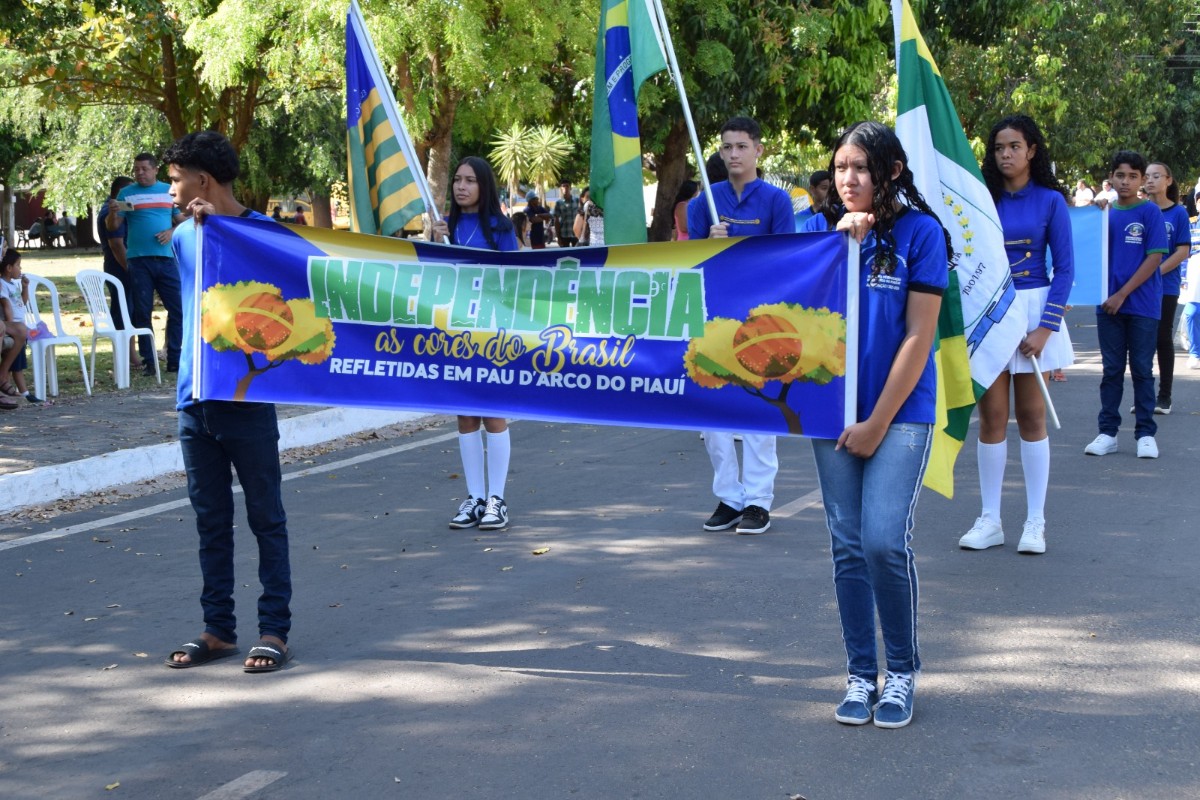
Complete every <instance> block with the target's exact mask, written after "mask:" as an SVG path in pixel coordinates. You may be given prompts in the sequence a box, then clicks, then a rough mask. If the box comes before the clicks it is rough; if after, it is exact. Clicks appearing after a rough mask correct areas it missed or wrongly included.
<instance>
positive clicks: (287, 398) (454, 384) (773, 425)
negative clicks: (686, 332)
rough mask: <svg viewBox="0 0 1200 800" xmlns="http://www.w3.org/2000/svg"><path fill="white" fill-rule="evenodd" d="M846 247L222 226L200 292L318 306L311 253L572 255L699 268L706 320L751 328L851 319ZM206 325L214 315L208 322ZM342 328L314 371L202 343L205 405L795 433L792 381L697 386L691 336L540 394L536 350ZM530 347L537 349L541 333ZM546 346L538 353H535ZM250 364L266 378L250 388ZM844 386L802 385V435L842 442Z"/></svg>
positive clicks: (445, 259)
mask: <svg viewBox="0 0 1200 800" xmlns="http://www.w3.org/2000/svg"><path fill="white" fill-rule="evenodd" d="M846 242H847V239H846V237H845V236H844V235H842V234H836V233H826V234H789V235H784V236H766V237H752V238H746V239H727V240H695V241H689V242H678V243H656V244H647V245H633V246H623V247H611V248H603V247H596V248H572V249H552V250H537V251H520V252H516V253H499V252H492V251H487V250H476V249H471V248H460V247H450V246H446V245H438V244H429V243H424V242H408V241H405V240H399V239H391V238H385V237H377V236H366V235H361V234H354V233H348V232H340V231H328V230H322V229H314V228H306V229H303V230H297V229H293V228H289V227H284V226H280V225H276V224H274V223H270V222H264V221H261V220H249V219H237V218H229V217H212V218H209V220H208V221H207V222H206V223H205V225H204V226H203V244H202V274H201V283H202V286H201V291H204V290H208V289H209V288H211V287H213V286H214V285H216V284H225V285H230V284H236V283H238V282H241V281H254V282H260V283H262V284H269V285H270V286H272V287H277V288H278V290H279V293H280V295H281V297H282V300H284V301H292V300H295V299H297V298H300V299H305V298H311V294H312V293H311V291H310V285H309V274H308V273H309V270H308V265H309V259H310V258H313V257H317V258H320V257H325V256H329V257H336V258H344V259H369V260H373V261H379V262H408V263H411V262H419V263H421V264H423V265H426V264H456V265H467V264H476V265H497V266H512V267H531V266H542V267H555V266H556V265H557V264H560V263H561V260H562V259H564V258H572V259H578V262H579V268H580V269H609V270H620V269H649V270H662V269H667V270H671V271H677V270H701V271H702V274H703V286H704V297H705V303H706V309H707V315H706V316H707V319H709V320H711V319H713V318H714V317H725V318H731V319H733V320H746V319H747V318H748V316H749V315H750V312H751V310H752V309H754V308H756V307H758V306H761V305H764V304H773V303H781V302H787V303H795V304H800V305H802V306H805V307H808V308H826V309H831V310H834V311H836V312H838V313H840V314H842V315H843V317H844V315H845V309H846V302H847V298H846V258H847V244H846ZM565 266H569V265H565ZM559 268H560V269H561V268H563V267H559ZM198 297H199V293H198ZM232 314H233V311H229V312H228V313H227V314H226V316H227V317H230V318H231V317H232ZM209 324H210V321H209V320H208V314H207V312H206V322H205V325H206V326H207V325H209ZM332 329H333V332H334V336H335V340H334V342H333V347H332V352H331V353H329V357H328V358H326V359H324V360H322V361H320V362H319V363H315V364H312V363H302V362H300V361H297V360H293V359H277V361H276V364H275V365H274V366H271V367H270V368H269V369H267V368H266V366H267V364H268V358H267V356H266V355H264V354H263V353H257V354H249V355H248V354H247V353H245V352H241V351H238V350H226V351H218V350H217V349H214V348H213V347H212V346H211V345H210V344H209V343H208V342H204V343H203V344H202V346H201V357H200V369H199V380H198V381H197V386H198V392H199V395H200V397H201V398H202V399H223V400H231V399H245V400H248V401H261V402H279V403H303V404H316V405H337V406H364V407H373V408H406V409H417V410H427V411H433V412H442V413H456V414H467V415H484V416H500V417H523V418H535V419H545V420H556V421H572V422H591V423H603V424H619V425H636V426H647V427H672V428H684V429H701V430H704V429H712V430H721V429H723V430H731V431H738V432H764V433H777V434H786V433H788V432H789V428H788V423H787V419H786V414H785V413H784V411H783V409H782V408H781V405H780V403H778V402H774V403H773V402H770V401H769V400H770V399H775V398H777V397H778V395H780V394H781V391H782V390H783V389H784V384H782V383H780V382H779V381H777V380H768V381H767V382H766V384H765V386H764V387H763V388H762V390H761V391H762V395H763V396H756V395H755V394H754V393H753V392H752V391H750V390H747V389H745V388H742V387H740V386H736V385H727V386H724V387H723V388H719V389H711V388H704V387H702V386H700V385H698V384H697V383H695V382H693V381H692V380H691V379H689V377H688V374H687V370H686V368H685V364H684V354H685V352H686V351H687V348H688V344H689V342H688V341H687V340H683V341H674V340H669V339H653V338H648V337H639V338H637V339H636V341H635V342H634V344H633V346H632V350H631V352H632V355H633V358H632V361H631V363H629V365H628V366H625V367H621V366H587V365H578V366H572V365H570V364H567V365H566V366H565V367H564V368H563V369H562V370H561V373H562V374H564V375H566V374H570V375H572V376H574V380H573V382H575V383H576V384H578V383H581V382H584V381H586V382H588V383H590V387H589V388H586V389H583V388H569V387H567V386H561V385H560V386H548V385H538V383H539V381H538V377H539V376H540V375H543V374H544V373H539V372H538V370H536V369H534V367H533V361H532V358H531V354H529V353H526V354H525V355H523V356H521V357H519V358H517V359H515V360H513V361H512V362H511V363H508V364H504V365H498V364H496V363H493V362H492V361H489V360H488V359H486V358H484V357H482V356H480V355H475V356H473V357H470V358H465V359H460V358H454V357H453V356H451V355H446V354H443V353H438V354H432V355H417V354H415V353H414V350H413V346H414V344H415V341H416V337H417V336H424V337H428V336H430V335H431V334H434V335H436V334H437V331H438V330H439V328H438V327H406V326H398V325H391V324H363V323H350V322H342V321H335V322H334V323H333V326H332ZM393 333H394V334H395V341H399V342H402V345H401V347H402V352H400V353H399V354H398V355H390V354H388V353H386V352H379V351H377V349H376V347H377V343H378V342H379V341H380V337H381V335H382V336H383V337H384V338H385V339H389V340H391V338H392V334H393ZM451 333H453V331H451ZM490 336H491V334H488V333H485V332H482V331H476V332H475V334H474V338H475V339H476V340H478V341H483V340H484V339H486V338H490ZM524 338H525V340H526V341H527V342H530V343H534V342H536V335H533V336H531V335H528V334H527V335H526V336H525V337H524ZM604 338H605V337H583V336H579V337H577V338H576V342H577V344H579V345H581V346H582V345H583V344H595V343H597V342H599V341H601V340H602V339H604ZM622 340H623V337H619V336H613V337H608V338H607V341H608V343H609V345H608V346H610V347H613V346H615V345H616V346H619V345H620V344H621V342H622ZM540 349H541V348H540V347H538V348H534V352H537V351H538V350H540ZM618 349H619V348H618ZM355 360H358V361H361V362H365V363H366V364H367V365H368V370H369V371H370V372H372V373H374V372H377V371H378V370H379V369H380V367H379V364H380V363H383V365H384V368H385V370H386V368H387V362H403V363H408V364H411V365H412V366H411V367H408V368H407V369H408V370H409V371H413V370H418V371H420V372H421V373H422V374H424V375H426V376H427V377H416V376H413V377H398V376H390V377H389V376H386V375H379V374H366V373H364V371H362V370H361V369H360V368H359V365H357V364H355ZM347 361H349V362H350V363H351V365H352V366H351V369H352V370H354V371H352V372H350V373H348V374H347V373H344V372H335V371H333V369H334V366H335V365H341V366H343V367H344V365H345V364H346V363H347ZM850 366H851V367H852V366H853V365H850ZM433 367H437V370H436V372H437V377H436V378H434V377H428V376H429V375H430V374H431V373H432V372H433ZM452 367H458V368H468V370H469V371H468V373H467V374H466V376H465V379H459V380H448V379H447V378H446V374H447V371H448V369H449V368H452ZM252 368H253V369H254V370H261V372H258V373H256V374H254V375H253V377H251V378H250V379H249V380H247V376H248V375H249V373H250V372H251V370H252ZM392 369H403V368H400V367H393V368H392ZM478 370H484V371H483V372H480V371H478ZM454 372H459V371H458V370H455V371H454ZM460 374H461V373H460ZM522 375H524V376H525V378H526V379H527V380H529V383H528V384H527V385H521V379H522ZM585 376H586V377H585ZM488 377H491V378H493V379H495V378H497V377H499V378H501V379H503V378H508V379H510V380H511V383H489V382H487V380H486V379H487V378H488ZM602 378H607V379H608V380H609V381H610V382H611V381H612V380H613V379H615V378H623V379H624V382H625V386H624V388H623V390H614V389H613V388H608V389H601V388H598V384H599V383H600V382H601V379H602ZM635 379H642V380H643V381H644V384H643V387H644V388H645V387H649V386H651V385H652V382H653V381H655V380H657V381H660V382H662V384H663V385H664V386H667V387H670V388H671V389H672V390H674V389H675V387H678V391H677V392H676V393H666V392H659V393H655V392H651V391H646V390H635V389H634V388H633V384H634V382H635ZM542 380H543V381H546V380H552V379H551V378H542ZM845 384H846V382H845V378H844V377H843V376H840V375H839V376H837V377H834V378H833V379H832V380H830V381H829V383H827V384H824V385H819V384H815V383H809V382H806V381H800V380H797V381H795V382H793V383H790V384H788V385H787V386H788V388H787V391H786V405H787V407H788V409H790V410H791V411H793V412H795V414H796V415H797V416H798V418H799V421H800V423H801V425H802V433H803V435H805V436H813V437H819V438H836V437H837V436H838V435H839V434H840V433H841V431H842V429H843V428H844V427H845V424H846V421H845V418H844V412H845V408H846V405H847V404H846V402H845ZM239 392H242V393H241V395H240V397H239ZM793 431H794V428H793Z"/></svg>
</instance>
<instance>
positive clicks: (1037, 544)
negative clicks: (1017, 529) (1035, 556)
mask: <svg viewBox="0 0 1200 800" xmlns="http://www.w3.org/2000/svg"><path fill="white" fill-rule="evenodd" d="M1017 552H1018V553H1044V552H1046V520H1044V519H1027V520H1025V529H1024V530H1022V531H1021V541H1020V543H1019V544H1017Z"/></svg>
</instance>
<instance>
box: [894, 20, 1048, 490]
mask: <svg viewBox="0 0 1200 800" xmlns="http://www.w3.org/2000/svg"><path fill="white" fill-rule="evenodd" d="M892 18H893V22H894V24H895V28H896V74H897V83H898V84H899V91H898V92H897V101H896V106H897V108H896V134H897V135H898V136H899V137H900V141H901V142H902V143H903V144H904V150H905V152H906V153H907V154H908V163H909V165H910V167H911V168H912V171H913V175H914V176H915V178H916V184H917V189H919V190H920V192H921V194H922V195H923V196H924V197H925V200H926V201H927V202H928V203H929V206H930V208H932V209H933V210H934V212H936V213H937V215H938V217H939V218H940V219H941V222H942V225H943V226H944V227H945V228H946V230H948V231H950V237H951V240H952V242H953V245H954V251H955V253H957V254H958V258H957V260H958V264H957V266H956V268H955V269H954V270H953V271H952V272H951V273H950V285H949V287H948V288H947V290H946V295H945V297H943V298H942V311H941V316H940V317H939V319H938V340H937V345H936V347H937V350H936V355H935V360H936V363H937V370H938V392H937V425H936V426H935V427H936V430H935V433H934V442H933V450H932V453H931V455H930V459H929V467H928V469H927V470H926V472H925V485H926V486H928V487H929V488H930V489H933V490H934V491H936V492H938V493H940V494H943V495H945V496H946V497H953V496H954V461H955V459H956V458H957V457H958V452H959V450H961V449H962V446H963V442H964V441H965V440H966V438H967V428H968V426H969V424H970V421H971V411H972V409H973V408H974V407H975V401H976V400H977V399H978V398H979V397H982V396H983V393H984V392H985V391H986V390H987V388H988V387H989V386H991V385H992V382H993V381H995V380H996V377H997V376H998V375H999V374H1000V373H1001V372H1002V371H1003V370H1004V369H1005V366H1006V365H1007V363H1008V361H1009V359H1010V358H1011V357H1012V354H1013V352H1014V351H1015V350H1016V349H1017V345H1018V344H1020V342H1021V339H1023V338H1024V336H1025V332H1026V331H1025V325H1024V321H1023V320H1020V319H1018V317H1017V315H1016V314H1009V313H1008V310H1009V308H1010V307H1011V306H1012V303H1013V301H1014V300H1015V299H1016V290H1015V289H1014V288H1013V283H1012V275H1011V274H1010V272H1009V268H1008V257H1007V255H1006V253H1005V252H1004V232H1003V230H1002V229H1001V227H1000V218H999V215H997V213H996V204H995V203H994V202H993V201H992V196H991V194H990V193H989V192H988V189H987V185H986V184H984V182H983V175H982V174H981V173H980V171H979V165H978V164H977V163H975V154H974V153H973V152H972V151H971V147H970V145H969V144H968V143H967V137H966V134H965V133H963V129H962V124H961V123H960V122H959V119H958V112H957V111H955V110H954V103H953V101H951V100H950V93H949V92H948V91H947V90H946V84H945V82H944V81H943V80H942V75H941V73H940V72H939V71H938V68H937V64H935V63H934V61H933V56H932V55H930V53H929V48H928V47H927V46H926V45H925V40H924V39H923V38H921V32H920V31H919V30H917V23H916V19H915V18H914V17H913V13H912V9H911V8H910V7H909V4H908V0H892Z"/></svg>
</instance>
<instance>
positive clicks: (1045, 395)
mask: <svg viewBox="0 0 1200 800" xmlns="http://www.w3.org/2000/svg"><path fill="white" fill-rule="evenodd" d="M1064 324H1065V323H1064ZM1029 360H1030V361H1032V362H1033V374H1034V375H1036V376H1037V382H1038V388H1039V389H1041V390H1042V399H1044V400H1045V401H1046V413H1048V414H1049V415H1050V422H1051V423H1053V425H1054V430H1056V431H1058V430H1062V423H1060V422H1059V421H1058V412H1057V411H1055V410H1054V401H1053V400H1051V399H1050V388H1049V387H1048V386H1046V377H1045V376H1044V375H1042V365H1041V364H1039V363H1038V360H1037V356H1030V357H1029Z"/></svg>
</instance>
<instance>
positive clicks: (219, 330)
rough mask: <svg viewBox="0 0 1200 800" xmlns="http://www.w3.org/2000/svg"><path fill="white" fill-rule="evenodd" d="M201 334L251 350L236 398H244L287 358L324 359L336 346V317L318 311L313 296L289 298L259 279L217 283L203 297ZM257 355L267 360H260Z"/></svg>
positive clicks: (218, 344)
mask: <svg viewBox="0 0 1200 800" xmlns="http://www.w3.org/2000/svg"><path fill="white" fill-rule="evenodd" d="M201 336H203V337H204V341H206V342H208V343H209V344H210V345H212V348H213V349H214V350H217V351H220V352H229V351H235V350H236V351H240V352H242V353H245V355H246V364H247V373H246V376H245V377H243V378H242V379H241V380H240V381H238V386H237V392H236V393H235V395H234V399H235V400H245V399H246V392H247V390H248V389H249V388H250V382H251V381H252V380H253V379H254V378H255V377H256V376H258V375H261V374H263V373H264V372H266V371H267V370H269V369H272V368H274V367H278V366H280V365H281V364H283V363H284V362H286V361H300V362H301V363H304V364H320V363H321V362H322V361H324V360H326V359H327V358H329V356H330V354H331V353H332V352H333V342H334V333H333V323H332V322H331V321H330V320H328V319H320V318H318V317H317V312H316V308H315V306H314V305H313V302H312V301H311V300H308V299H299V298H298V299H294V300H286V301H285V300H284V299H283V296H282V292H280V290H279V288H278V287H276V286H272V285H271V284H269V283H259V282H257V281H242V282H240V283H235V284H222V283H218V284H216V285H214V286H212V287H210V288H209V289H208V290H206V291H205V292H204V296H203V298H202V300H201ZM256 355H262V356H264V357H265V358H266V364H265V365H260V364H259V363H258V362H256V361H255V358H254V357H255V356H256Z"/></svg>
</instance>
